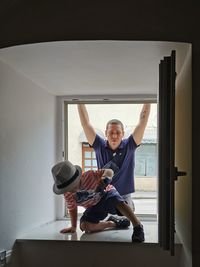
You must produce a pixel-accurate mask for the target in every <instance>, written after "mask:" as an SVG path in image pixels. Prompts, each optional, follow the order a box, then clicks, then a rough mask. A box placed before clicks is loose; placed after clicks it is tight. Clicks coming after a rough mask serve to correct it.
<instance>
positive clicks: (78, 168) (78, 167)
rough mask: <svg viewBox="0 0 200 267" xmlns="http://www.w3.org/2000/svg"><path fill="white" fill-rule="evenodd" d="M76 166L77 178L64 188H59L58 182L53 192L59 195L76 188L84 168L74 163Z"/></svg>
mask: <svg viewBox="0 0 200 267" xmlns="http://www.w3.org/2000/svg"><path fill="white" fill-rule="evenodd" d="M74 167H75V168H76V169H77V170H78V176H77V177H76V179H75V180H74V181H73V182H72V183H71V184H70V185H68V186H66V187H64V188H61V189H59V188H58V187H57V185H56V184H54V185H53V192H54V193H55V194H57V195H61V194H64V193H65V192H70V191H71V190H72V189H74V188H75V187H76V186H77V185H78V183H79V181H80V177H81V174H82V169H81V167H80V166H78V165H74Z"/></svg>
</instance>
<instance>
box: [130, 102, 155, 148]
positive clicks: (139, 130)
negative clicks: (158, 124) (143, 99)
mask: <svg viewBox="0 0 200 267" xmlns="http://www.w3.org/2000/svg"><path fill="white" fill-rule="evenodd" d="M150 109H151V104H149V103H147V104H144V105H143V107H142V111H141V113H140V118H139V123H138V124H137V126H136V127H135V130H134V131H133V138H134V140H135V142H136V144H137V145H139V144H141V142H142V138H143V135H144V131H145V128H146V126H147V122H148V118H149V114H150Z"/></svg>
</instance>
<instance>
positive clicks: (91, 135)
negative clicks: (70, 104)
mask: <svg viewBox="0 0 200 267" xmlns="http://www.w3.org/2000/svg"><path fill="white" fill-rule="evenodd" d="M78 113H79V118H80V121H81V125H82V127H83V131H84V133H85V135H86V138H87V140H88V143H89V144H90V145H93V143H94V140H95V137H96V132H95V130H94V128H93V126H92V125H91V124H90V120H89V116H88V112H87V109H86V107H85V105H84V104H78Z"/></svg>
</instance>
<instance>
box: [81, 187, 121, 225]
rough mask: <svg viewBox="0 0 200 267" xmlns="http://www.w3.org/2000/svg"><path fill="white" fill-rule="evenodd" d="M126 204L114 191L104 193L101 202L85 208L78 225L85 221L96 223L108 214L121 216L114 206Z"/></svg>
mask: <svg viewBox="0 0 200 267" xmlns="http://www.w3.org/2000/svg"><path fill="white" fill-rule="evenodd" d="M121 202H126V201H125V200H124V199H123V197H122V196H120V194H119V193H118V191H117V190H116V189H111V190H110V191H107V192H105V194H104V195H103V196H102V198H101V200H100V201H99V202H98V203H97V204H96V205H94V206H92V207H90V208H87V209H86V210H85V211H84V213H83V216H82V217H81V219H80V223H82V222H84V221H86V222H91V223H98V222H99V221H101V220H103V219H105V218H106V217H107V215H108V213H110V214H117V215H122V214H121V213H120V212H119V211H118V210H117V208H116V205H117V204H118V203H121Z"/></svg>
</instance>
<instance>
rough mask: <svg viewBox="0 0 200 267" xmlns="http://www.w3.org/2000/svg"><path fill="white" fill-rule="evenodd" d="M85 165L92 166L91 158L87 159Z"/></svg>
mask: <svg viewBox="0 0 200 267" xmlns="http://www.w3.org/2000/svg"><path fill="white" fill-rule="evenodd" d="M84 162H85V164H84V165H85V166H86V167H88V166H91V160H90V159H85V161H84Z"/></svg>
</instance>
